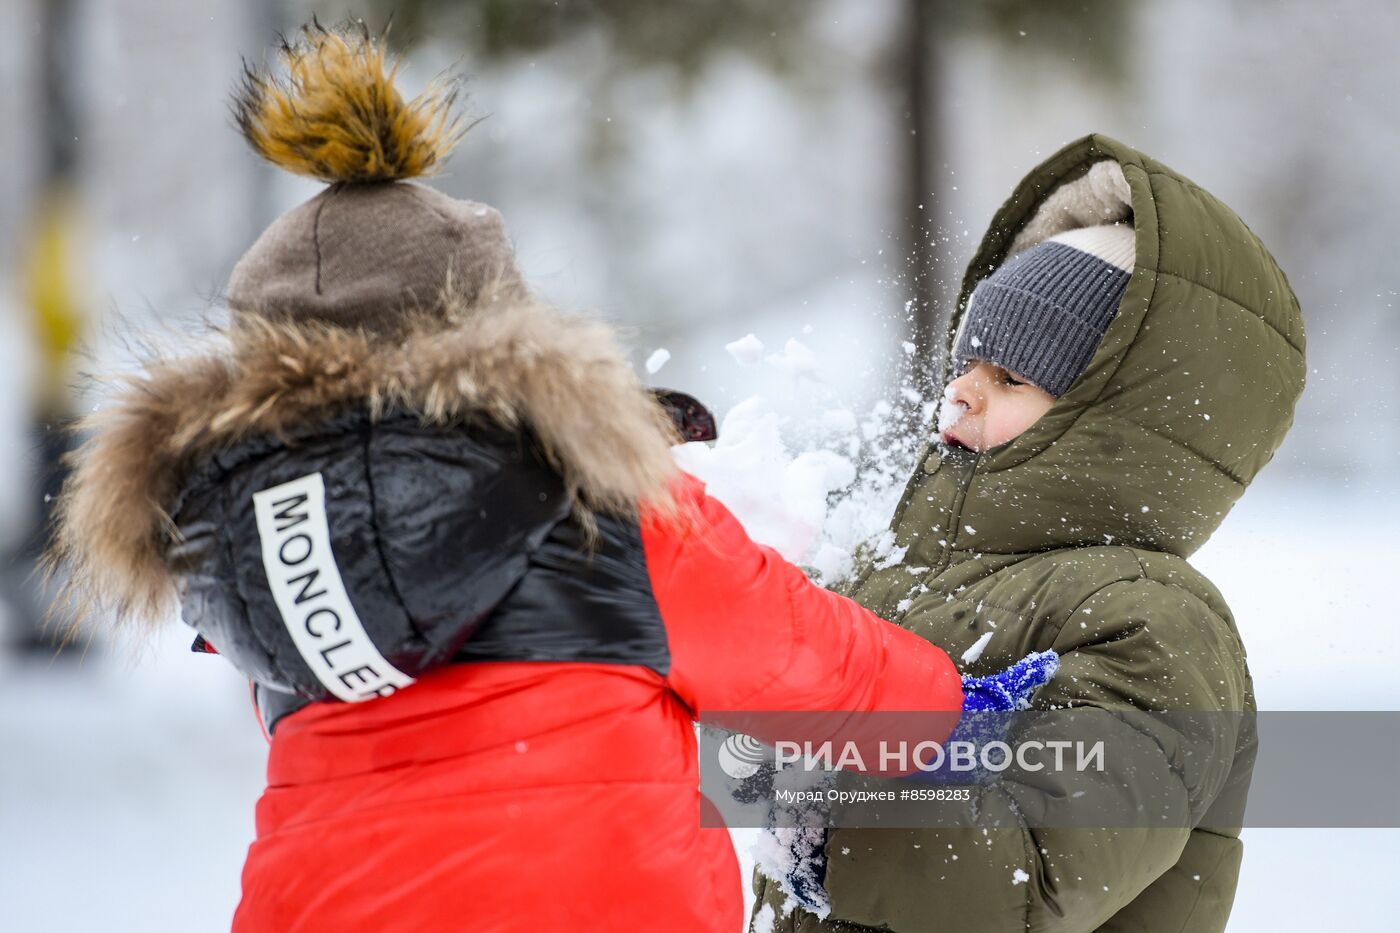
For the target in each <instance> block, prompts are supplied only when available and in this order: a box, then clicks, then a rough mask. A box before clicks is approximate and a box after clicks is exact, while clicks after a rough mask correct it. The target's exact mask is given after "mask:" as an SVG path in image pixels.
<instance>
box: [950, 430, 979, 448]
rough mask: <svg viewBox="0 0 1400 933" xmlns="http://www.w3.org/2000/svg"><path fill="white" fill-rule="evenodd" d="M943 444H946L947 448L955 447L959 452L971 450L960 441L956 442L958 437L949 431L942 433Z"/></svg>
mask: <svg viewBox="0 0 1400 933" xmlns="http://www.w3.org/2000/svg"><path fill="white" fill-rule="evenodd" d="M943 443H945V444H947V445H948V446H949V447H956V448H958V449H960V450H971V449H972V448H971V447H969V446H967V445H966V444H964V443H963V442H962V441H960V440H958V436H957V435H956V434H954V433H953V432H951V431H944V432H943Z"/></svg>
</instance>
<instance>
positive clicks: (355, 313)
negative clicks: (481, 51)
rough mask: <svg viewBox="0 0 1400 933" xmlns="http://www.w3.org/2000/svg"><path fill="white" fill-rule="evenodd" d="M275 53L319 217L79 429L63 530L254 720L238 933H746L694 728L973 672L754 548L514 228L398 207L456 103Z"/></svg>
mask: <svg viewBox="0 0 1400 933" xmlns="http://www.w3.org/2000/svg"><path fill="white" fill-rule="evenodd" d="M284 52H285V55H286V58H287V63H288V66H289V69H290V74H289V77H288V78H287V79H285V80H284V81H275V80H273V79H270V78H268V77H266V76H263V75H259V74H255V73H252V72H250V73H249V74H248V76H247V78H246V80H245V83H244V86H243V88H242V89H241V91H240V93H239V96H238V101H237V104H238V109H237V113H238V117H239V122H240V124H241V126H242V129H243V131H244V133H245V135H246V136H247V138H248V140H249V141H250V143H251V144H252V145H253V147H254V148H255V149H256V150H257V151H258V152H260V153H261V154H262V155H264V156H265V157H267V158H269V159H270V160H272V161H273V162H275V163H276V164H278V165H281V166H283V167H284V168H288V169H290V170H292V171H296V172H300V173H303V174H307V175H312V176H315V177H317V178H321V179H323V180H325V181H328V182H330V183H331V184H330V187H328V188H327V189H326V190H325V191H323V192H322V193H321V194H319V195H317V196H316V197H314V198H312V199H311V200H310V201H308V202H307V203H305V204H302V205H301V206H299V207H296V208H294V209H292V210H291V211H290V212H288V213H287V214H285V215H283V216H282V217H281V218H280V219H278V220H277V221H276V222H275V223H274V224H273V225H272V226H271V227H270V228H269V229H268V230H267V231H266V232H265V233H264V234H263V235H262V237H261V238H259V240H258V241H257V242H256V243H255V244H254V245H253V247H252V248H251V249H250V250H249V252H248V253H247V254H246V255H245V256H244V257H243V259H242V260H241V261H240V262H239V264H238V266H237V267H236V268H235V270H234V273H233V277H232V280H231V282H230V285H229V305H230V309H231V324H230V327H229V329H228V332H227V334H226V335H225V337H224V339H223V340H222V342H221V343H220V344H219V345H218V346H216V347H213V348H211V349H210V350H209V351H208V352H206V353H204V354H202V355H194V356H189V357H185V358H180V359H167V360H160V361H154V362H151V363H149V364H148V365H147V367H146V368H145V370H144V372H143V373H141V374H140V375H139V376H138V377H135V378H133V379H131V380H130V381H128V382H127V383H126V385H125V386H124V388H122V389H121V390H120V391H119V392H118V393H117V394H116V396H115V398H114V399H113V401H112V403H111V404H110V405H109V406H107V407H106V408H105V409H104V410H103V411H102V412H100V413H99V414H98V415H96V416H94V417H93V418H92V419H90V421H89V424H88V425H87V426H86V427H87V429H88V430H89V431H90V432H91V437H90V438H89V440H88V441H87V442H86V444H85V445H84V447H83V448H82V450H81V452H80V453H79V455H78V457H77V460H76V463H75V470H74V473H73V475H72V477H71V479H70V481H69V483H68V485H67V487H66V489H65V492H64V495H63V497H62V502H61V505H60V518H59V527H58V551H57V553H58V556H60V557H61V558H63V559H65V560H66V561H67V563H68V564H69V566H70V567H71V571H72V578H71V585H72V586H73V587H74V588H75V590H76V591H77V592H78V593H79V594H80V595H86V596H87V597H90V598H94V599H96V600H98V601H99V602H103V603H105V604H107V606H108V607H109V608H110V609H111V611H112V613H113V614H114V615H115V617H116V618H117V619H118V620H125V619H147V620H151V619H158V618H160V617H162V616H163V615H165V614H167V613H168V611H169V610H170V609H171V608H172V607H173V605H174V604H175V603H176V602H177V601H178V605H179V610H180V614H181V616H182V618H183V620H184V621H185V622H186V623H188V624H189V625H191V626H192V627H193V628H194V629H196V630H197V631H198V633H199V639H198V644H200V645H203V646H208V647H209V649H210V650H214V651H217V653H219V654H222V655H224V656H225V657H226V658H228V659H229V660H230V661H231V662H232V663H233V664H235V665H236V666H237V667H238V668H239V669H240V670H241V671H243V672H244V673H245V674H246V675H247V676H248V677H249V678H250V680H251V681H252V683H253V689H254V695H255V698H256V705H257V709H258V711H259V715H260V717H261V721H262V723H263V726H264V727H265V729H266V730H267V733H268V735H269V740H270V742H271V749H270V754H269V760H268V784H267V789H266V791H265V793H264V794H263V796H262V798H261V800H260V801H259V802H258V807H257V840H256V841H255V842H254V843H253V845H252V847H251V848H250V850H249V852H248V858H247V862H246V865H245V867H244V874H243V899H242V903H241V904H240V906H239V909H238V913H237V915H236V917H235V919H234V927H235V929H237V930H241V931H255V930H256V931H279V933H288V931H297V930H328V929H337V930H352V929H364V930H376V931H386V930H413V931H421V930H436V929H463V928H471V929H477V930H494V929H502V930H504V929H531V930H533V929H589V930H604V929H608V930H614V929H615V930H629V931H631V930H640V929H658V930H661V929H664V930H699V929H713V930H724V931H732V930H737V929H738V928H739V927H740V924H741V922H742V914H741V900H742V899H741V887H740V885H741V881H740V877H739V872H738V866H737V863H736V861H735V858H734V854H733V851H732V848H731V844H730V841H729V839H728V836H727V834H726V833H724V832H723V831H722V830H713V829H702V828H701V826H700V806H701V798H700V795H699V793H698V790H697V787H698V773H697V763H696V742H695V737H694V734H693V725H692V723H693V721H694V720H695V719H696V718H698V717H700V716H702V715H704V714H705V713H706V711H708V710H746V709H764V710H806V709H813V710H856V711H859V710H928V711H948V712H956V711H958V710H959V709H960V708H961V706H962V703H963V691H962V688H961V685H960V683H959V677H958V674H957V672H956V670H955V669H954V667H953V664H952V663H951V661H950V660H949V659H948V657H947V655H945V654H944V653H943V652H942V651H941V650H939V649H938V648H935V647H934V646H932V645H931V644H929V643H927V642H926V641H924V640H923V639H921V638H918V637H917V636H915V635H913V634H911V633H909V632H906V631H903V630H901V629H899V628H897V627H895V626H892V625H889V624H886V623H885V622H883V621H881V620H880V619H878V618H876V617H875V616H873V615H872V614H870V613H869V612H867V611H866V610H864V609H862V608H860V607H859V606H857V605H856V604H855V603H853V602H851V601H849V600H847V599H844V598H841V597H839V596H836V595H834V594H832V593H829V592H827V591H825V590H822V589H820V588H818V587H816V586H814V585H813V584H811V583H810V582H809V581H808V580H807V579H806V578H805V577H804V576H803V575H802V574H801V572H799V571H798V570H797V569H796V568H794V567H793V566H791V565H789V564H787V563H785V562H784V561H783V560H782V559H781V558H780V557H778V555H777V554H776V553H775V552H773V551H771V550H769V549H767V548H764V547H761V546H759V545H757V544H755V543H753V542H752V541H750V540H749V538H748V537H747V536H746V535H745V534H744V531H743V529H742V528H741V527H740V526H739V524H738V523H737V522H736V521H735V519H734V518H733V517H732V516H731V515H730V514H729V513H728V512H727V511H726V510H725V508H724V507H723V506H722V505H720V504H719V503H718V502H717V501H715V500H714V499H711V498H709V497H708V496H707V495H706V494H705V491H704V489H703V487H702V486H701V484H700V483H699V482H698V481H696V480H694V479H692V478H690V477H687V476H685V475H683V474H681V473H679V471H677V469H676V468H675V467H674V465H673V462H672V460H671V456H670V451H669V446H670V444H671V443H673V442H674V441H675V440H676V437H675V432H674V428H673V426H672V425H671V423H670V421H669V419H668V417H667V415H666V414H665V413H664V412H663V410H662V408H661V407H660V406H659V405H658V404H657V403H656V401H655V400H654V399H653V398H652V397H651V396H650V395H649V394H648V393H647V392H646V391H645V390H644V389H643V388H642V386H641V385H640V383H639V382H638V381H637V379H636V377H635V375H634V374H633V372H632V371H631V369H630V367H629V366H628V364H627V362H626V360H625V358H624V357H623V355H622V354H621V353H620V351H619V350H618V349H617V347H616V345H615V342H614V338H613V334H612V333H611V331H610V330H609V329H608V328H607V327H606V326H604V325H603V324H601V323H599V322H597V321H592V320H588V319H584V318H579V317H572V316H566V315H563V314H561V313H559V312H557V311H555V310H554V309H552V308H550V307H548V306H546V305H544V304H542V303H541V302H539V301H538V300H536V299H535V298H534V297H532V296H531V295H530V293H529V291H528V289H527V288H526V287H525V286H524V284H523V281H522V280H521V278H520V276H519V273H518V272H517V270H516V268H515V265H514V262H513V258H512V255H511V249H510V245H509V242H508V240H507V238H506V235H505V232H504V229H503V226H502V223H501V218H500V215H499V214H498V213H497V212H496V211H495V210H493V209H492V208H490V207H488V206H486V205H484V204H478V203H474V202H460V201H455V200H453V199H450V198H448V197H446V196H444V195H442V194H440V193H438V192H436V191H434V190H433V189H431V188H428V187H424V186H421V185H418V184H413V183H410V182H409V181H408V179H410V178H412V177H414V176H417V175H421V174H423V173H425V172H427V171H429V170H431V169H432V168H433V167H434V166H435V165H437V164H438V163H439V162H440V161H441V160H442V158H443V157H444V156H445V155H446V154H447V152H448V151H449V150H450V148H451V146H452V144H453V143H454V142H455V140H456V138H457V136H458V135H459V133H458V129H457V124H456V123H454V122H453V121H452V120H451V119H450V117H449V116H448V108H449V106H450V104H451V101H452V95H451V93H450V92H447V91H445V90H442V89H435V90H431V91H429V92H428V93H427V94H426V95H424V96H423V97H420V98H418V99H416V100H414V101H411V102H407V103H405V102H404V101H403V100H402V99H401V98H400V97H399V96H398V94H397V92H396V91H395V90H394V88H393V85H392V82H391V78H392V73H390V74H388V75H386V73H385V69H384V50H383V48H382V46H381V44H380V43H379V42H377V41H375V40H373V39H371V38H370V37H369V36H368V35H367V34H366V33H364V32H363V31H360V32H353V31H351V32H327V31H325V30H322V29H320V28H319V27H315V28H311V29H308V30H306V31H305V32H304V35H303V39H302V41H301V42H300V43H299V44H298V45H296V46H294V47H289V48H286V49H285V50H284ZM954 718H955V717H950V719H949V726H951V725H952V721H953V719H954ZM940 737H941V736H940ZM639 882H640V883H639ZM643 892H644V893H643ZM658 892H661V893H662V896H661V897H657V896H656V895H657V893H658Z"/></svg>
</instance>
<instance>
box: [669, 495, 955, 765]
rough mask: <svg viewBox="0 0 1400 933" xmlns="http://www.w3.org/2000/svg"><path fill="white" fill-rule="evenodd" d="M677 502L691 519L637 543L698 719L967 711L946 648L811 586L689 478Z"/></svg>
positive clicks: (676, 673) (677, 672)
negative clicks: (717, 714) (712, 714)
mask: <svg viewBox="0 0 1400 933" xmlns="http://www.w3.org/2000/svg"><path fill="white" fill-rule="evenodd" d="M678 498H679V499H680V501H681V503H682V507H683V509H685V510H686V511H688V512H689V513H690V515H689V520H688V521H686V522H682V523H663V522H660V521H656V520H649V521H646V522H644V524H643V527H642V541H643V543H644V545H645V549H646V559H647V568H648V572H649V573H650V576H651V581H652V589H653V591H654V593H655V596H656V601H657V605H658V606H659V608H660V610H661V616H662V618H663V619H664V620H665V622H666V632H667V637H668V639H669V642H670V650H671V669H670V673H669V675H668V677H667V680H668V682H669V684H670V686H671V687H672V689H674V690H675V691H676V693H677V694H678V695H679V696H680V697H681V698H682V699H683V700H684V701H685V702H686V704H687V705H689V706H690V708H691V710H692V712H693V713H694V714H695V715H696V716H697V717H698V716H700V715H701V714H702V713H704V712H705V711H708V710H773V711H782V710H849V711H867V710H870V711H874V710H899V711H956V710H960V709H962V704H963V692H962V686H961V683H960V679H959V676H958V672H957V669H956V668H955V667H954V666H953V662H952V660H951V659H949V657H948V655H947V654H946V653H944V652H943V650H942V649H940V648H937V647H935V646H934V645H931V644H929V643H928V642H926V641H924V640H923V639H922V638H919V637H918V636H916V635H913V634H912V633H910V632H907V631H905V630H904V629H901V628H899V627H898V626H895V625H892V624H890V623H888V622H885V621H884V620H882V619H880V618H879V617H878V616H876V615H874V614H873V613H871V612H870V611H869V610H867V609H864V608H862V607H861V606H860V605H858V604H857V603H855V602H853V601H852V600H850V599H847V598H845V597H843V596H838V595H837V594H835V593H832V592H830V591H828V590H825V589H822V588H821V587H819V586H817V585H816V584H814V583H812V582H811V581H810V580H808V579H807V577H806V576H805V575H804V574H803V573H802V571H801V570H799V569H798V568H796V567H794V566H793V565H792V564H790V563H788V562H787V561H785V560H783V558H782V557H781V556H779V555H778V553H777V552H776V551H774V550H772V549H771V548H767V547H764V546H762V545H759V544H756V543H755V542H754V541H752V540H751V539H750V538H749V537H748V535H747V534H745V532H744V529H743V527H742V526H741V525H740V524H739V522H738V520H737V519H735V518H734V516H733V515H731V514H730V512H729V510H728V509H726V508H725V507H724V506H723V505H722V504H721V503H719V502H718V501H717V500H715V499H712V498H710V497H709V496H708V495H706V493H705V488H704V485H703V484H702V483H701V482H700V481H699V480H697V479H695V478H693V477H690V476H686V477H684V479H683V482H682V484H681V491H680V494H679V495H678ZM953 722H954V720H953V719H951V718H950V719H949V721H948V726H949V727H950V728H951V726H952V725H953ZM935 738H942V736H936V737H935Z"/></svg>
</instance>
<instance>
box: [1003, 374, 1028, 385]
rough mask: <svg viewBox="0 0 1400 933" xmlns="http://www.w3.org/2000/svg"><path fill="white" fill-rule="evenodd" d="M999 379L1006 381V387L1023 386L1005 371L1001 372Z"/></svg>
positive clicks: (1022, 383)
mask: <svg viewBox="0 0 1400 933" xmlns="http://www.w3.org/2000/svg"><path fill="white" fill-rule="evenodd" d="M1001 378H1003V379H1005V380H1006V384H1007V385H1011V386H1023V385H1025V383H1024V382H1022V381H1021V380H1019V379H1017V378H1016V377H1015V376H1013V375H1011V374H1010V373H1008V372H1006V371H1005V370H1003V371H1002V374H1001Z"/></svg>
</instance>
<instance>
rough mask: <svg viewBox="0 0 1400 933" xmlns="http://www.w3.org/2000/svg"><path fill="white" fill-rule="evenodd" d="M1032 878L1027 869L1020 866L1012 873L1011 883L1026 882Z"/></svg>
mask: <svg viewBox="0 0 1400 933" xmlns="http://www.w3.org/2000/svg"><path fill="white" fill-rule="evenodd" d="M1030 880H1031V876H1030V875H1028V874H1026V871H1025V869H1023V868H1018V869H1016V870H1015V871H1013V872H1012V873H1011V883H1012V884H1013V885H1018V884H1024V883H1025V882H1027V881H1030Z"/></svg>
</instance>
